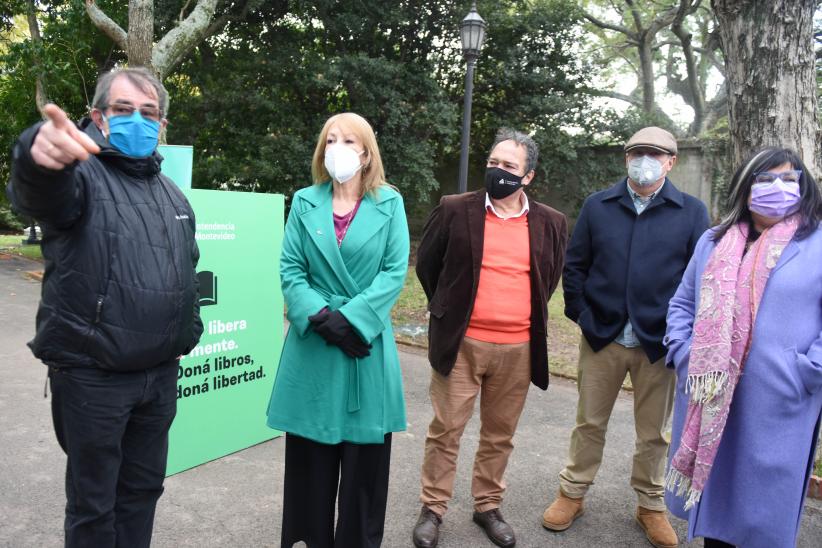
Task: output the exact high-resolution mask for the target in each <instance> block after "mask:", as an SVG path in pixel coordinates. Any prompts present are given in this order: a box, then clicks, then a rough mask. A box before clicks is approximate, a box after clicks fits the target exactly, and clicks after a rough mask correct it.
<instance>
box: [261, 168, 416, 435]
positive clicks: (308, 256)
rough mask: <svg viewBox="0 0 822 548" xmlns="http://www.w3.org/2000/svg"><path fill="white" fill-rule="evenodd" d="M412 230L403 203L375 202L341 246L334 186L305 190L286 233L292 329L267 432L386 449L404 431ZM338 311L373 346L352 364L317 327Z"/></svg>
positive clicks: (387, 197) (380, 193) (283, 269)
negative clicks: (387, 440)
mask: <svg viewBox="0 0 822 548" xmlns="http://www.w3.org/2000/svg"><path fill="white" fill-rule="evenodd" d="M408 245H409V243H408V224H407V221H406V218H405V210H404V208H403V201H402V197H401V196H400V194H399V193H398V192H396V191H394V190H392V189H390V188H389V187H380V188H379V189H378V190H377V193H376V196H374V195H373V194H371V193H369V194H367V195H366V196H365V197H364V198H363V200H362V203H361V204H360V208H359V210H358V211H357V214H356V216H355V217H354V220H353V221H352V222H351V225H350V226H349V228H348V232H347V234H346V235H345V239H344V240H343V242H342V247H341V248H338V247H337V240H336V237H335V234H334V222H333V210H332V205H331V183H330V182H329V183H324V184H321V185H314V186H311V187H308V188H304V189H301V190H299V191H298V192H297V193H296V194H295V195H294V199H293V201H292V205H291V213H290V214H289V216H288V222H287V223H286V226H285V237H284V241H283V251H282V255H281V257H280V276H281V279H282V288H283V296H284V297H285V302H286V305H287V307H288V314H287V316H288V321H289V322H290V323H291V327H290V328H289V330H288V335H287V336H286V338H285V344H284V346H283V352H282V356H281V357H280V366H279V369H278V371H277V378H276V380H275V381H274V389H273V390H272V393H271V401H270V403H269V406H268V426H270V427H271V428H275V429H277V430H282V431H285V432H291V433H293V434H297V435H298V436H302V437H305V438H309V439H312V440H315V441H318V442H321V443H328V444H334V443H339V442H341V441H348V442H354V443H382V442H383V439H384V436H385V434H386V433H388V432H399V431H402V430H405V428H406V420H405V400H404V398H403V390H402V375H401V372H400V362H399V356H398V355H397V346H396V344H395V342H394V332H393V330H392V327H391V308H392V307H393V306H394V303H395V302H396V300H397V297H399V294H400V291H402V288H403V284H404V282H405V277H406V274H407V271H408ZM325 306H328V307H329V309H331V310H339V311H340V312H342V314H343V315H344V316H345V317H346V318H347V319H348V321H349V322H351V324H352V325H353V326H354V329H355V330H356V331H357V333H358V334H359V335H360V336H361V337H362V338H363V340H365V341H366V342H368V343H371V344H372V345H373V347H372V348H371V355H370V356H367V357H365V358H362V359H359V360H357V359H355V358H349V357H348V356H346V355H345V354H344V353H343V352H342V350H340V349H339V348H338V347H336V346H333V345H328V344H326V342H325V340H324V339H323V338H322V337H320V336H319V335H317V334H316V333H315V332H314V331H313V330H312V329H310V327H309V321H308V316H310V315H312V314H316V313H317V312H319V311H320V309H322V308H323V307H325Z"/></svg>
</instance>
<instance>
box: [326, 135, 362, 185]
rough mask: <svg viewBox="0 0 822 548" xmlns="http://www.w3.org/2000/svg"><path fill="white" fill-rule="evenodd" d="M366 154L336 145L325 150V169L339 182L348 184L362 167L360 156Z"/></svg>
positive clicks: (339, 144)
mask: <svg viewBox="0 0 822 548" xmlns="http://www.w3.org/2000/svg"><path fill="white" fill-rule="evenodd" d="M363 152H365V151H364V150H363V151H362V152H357V151H356V150H354V149H353V148H351V147H348V146H345V145H343V144H341V143H334V144H332V145H328V146H327V147H326V148H325V162H324V164H325V169H327V170H328V174H329V175H331V177H332V178H333V179H334V180H335V181H337V182H339V183H340V184H342V183H347V182H348V181H350V180H351V179H352V178H353V177H354V175H356V174H357V172H358V171H359V170H360V168H361V167H362V164H360V155H361V154H362V153H363Z"/></svg>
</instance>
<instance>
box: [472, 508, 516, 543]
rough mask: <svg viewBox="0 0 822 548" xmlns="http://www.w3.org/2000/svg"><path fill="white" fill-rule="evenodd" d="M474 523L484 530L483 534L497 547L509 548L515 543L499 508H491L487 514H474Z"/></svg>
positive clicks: (511, 531)
mask: <svg viewBox="0 0 822 548" xmlns="http://www.w3.org/2000/svg"><path fill="white" fill-rule="evenodd" d="M474 523H476V524H477V525H479V526H480V527H482V528H483V529H485V534H486V535H488V538H489V539H490V540H491V542H493V543H494V544H496V545H497V546H502V548H510V547H511V546H514V545H515V544H516V543H517V539H516V537H515V536H514V530H513V529H512V528H511V526H510V525H508V524H507V523H505V520H504V519H503V518H502V514H500V513H499V508H493V509H491V510H488V511H487V512H474Z"/></svg>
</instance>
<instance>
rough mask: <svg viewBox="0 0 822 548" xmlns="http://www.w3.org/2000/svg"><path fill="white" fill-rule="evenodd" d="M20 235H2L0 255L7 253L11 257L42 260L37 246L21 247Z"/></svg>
mask: <svg viewBox="0 0 822 548" xmlns="http://www.w3.org/2000/svg"><path fill="white" fill-rule="evenodd" d="M23 238H25V236H23V235H22V234H12V235H9V234H2V235H0V253H9V254H12V255H20V256H21V257H27V258H29V259H36V260H38V261H39V260H42V259H43V255H42V254H41V253H40V246H39V245H23V243H22V242H23Z"/></svg>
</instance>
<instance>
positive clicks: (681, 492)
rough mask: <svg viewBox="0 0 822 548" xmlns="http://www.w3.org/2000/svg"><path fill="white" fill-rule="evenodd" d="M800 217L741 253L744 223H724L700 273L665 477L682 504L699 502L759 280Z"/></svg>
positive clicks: (748, 333) (744, 350)
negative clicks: (673, 448) (678, 429)
mask: <svg viewBox="0 0 822 548" xmlns="http://www.w3.org/2000/svg"><path fill="white" fill-rule="evenodd" d="M798 225H799V216H798V215H792V216H791V217H788V218H786V219H784V220H782V221H780V222H779V223H777V224H775V225H774V226H772V227H770V228H768V229H766V230H765V231H764V232H762V234H761V235H760V236H759V238H758V239H757V240H756V242H754V243H753V245H751V247H750V249H749V250H748V252H747V253H746V252H745V244H746V242H747V240H748V223H747V222H742V223H738V224H736V225H734V226H732V227H730V228H729V229H728V231H727V232H726V233H725V235H724V236H722V238H721V239H720V240H719V242H718V243H717V245H716V247H715V248H714V250H713V252H712V253H711V256H710V258H709V259H708V264H707V265H706V267H705V271H704V272H703V274H702V280H701V285H700V290H699V308H698V310H697V313H696V318H695V319H694V329H693V342H692V343H691V355H690V359H689V362H688V386H687V389H686V391H687V392H688V393H689V394H690V398H689V401H688V411H687V414H686V415H685V426H684V428H683V430H682V439H681V441H680V445H679V449H678V450H677V452H676V453H675V454H674V457H673V459H672V460H671V465H670V468H669V469H668V474H667V478H666V480H665V488H666V489H667V490H668V491H671V492H674V491H675V490H676V495H677V496H679V497H682V496H686V495H687V499H686V502H685V509H686V510H687V509H690V508H691V507H693V506H694V505H695V504H696V503H697V502H699V498H700V496H701V495H702V490H703V489H704V487H705V482H706V481H707V480H708V475H709V474H710V472H711V467H712V466H713V463H714V458H716V452H717V449H718V448H719V441H720V440H721V439H722V432H723V430H724V429H725V423H726V421H727V420H728V412H729V411H730V408H731V401H732V399H733V395H734V389H735V388H736V385H737V382H739V377H740V375H741V374H742V368H743V367H744V365H745V359H746V358H747V356H748V351H749V349H750V347H751V338H752V334H753V326H754V322H755V321H756V312H757V309H758V308H759V303H760V301H761V300H762V294H763V293H764V291H765V284H766V283H767V281H768V277H769V276H770V274H771V270H772V269H773V267H774V266H776V263H777V261H779V257H780V256H781V255H782V250H783V249H785V246H786V245H788V242H790V241H791V238H793V235H794V233H795V232H796V229H797V226H798ZM677 486H678V487H677Z"/></svg>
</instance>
